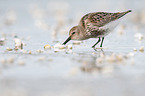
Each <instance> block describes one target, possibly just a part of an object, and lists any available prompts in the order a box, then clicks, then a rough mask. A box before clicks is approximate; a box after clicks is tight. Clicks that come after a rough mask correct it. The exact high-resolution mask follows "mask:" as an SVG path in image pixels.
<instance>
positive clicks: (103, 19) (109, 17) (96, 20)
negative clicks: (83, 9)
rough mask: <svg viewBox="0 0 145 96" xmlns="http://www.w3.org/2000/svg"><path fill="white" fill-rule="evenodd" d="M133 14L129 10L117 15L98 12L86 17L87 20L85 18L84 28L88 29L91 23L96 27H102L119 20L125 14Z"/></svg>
mask: <svg viewBox="0 0 145 96" xmlns="http://www.w3.org/2000/svg"><path fill="white" fill-rule="evenodd" d="M129 12H131V10H128V11H126V12H121V13H120V12H117V13H107V12H96V13H91V14H90V15H88V17H87V16H84V17H87V18H84V25H85V26H84V27H85V28H86V27H88V25H89V24H90V23H91V25H94V26H96V27H102V26H104V25H106V24H108V23H109V22H111V21H114V20H117V19H119V18H121V17H122V16H124V15H125V14H127V13H129Z"/></svg>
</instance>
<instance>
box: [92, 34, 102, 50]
mask: <svg viewBox="0 0 145 96" xmlns="http://www.w3.org/2000/svg"><path fill="white" fill-rule="evenodd" d="M100 41H101V40H100V37H99V39H98V41H97V43H95V44H94V45H93V46H92V48H95V46H96V45H97V44H98V43H99V42H100Z"/></svg>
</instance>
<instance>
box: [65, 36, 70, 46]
mask: <svg viewBox="0 0 145 96" xmlns="http://www.w3.org/2000/svg"><path fill="white" fill-rule="evenodd" d="M70 40H71V36H69V37H68V38H67V39H66V40H65V42H64V43H63V45H65V44H66V43H67V42H69V41H70Z"/></svg>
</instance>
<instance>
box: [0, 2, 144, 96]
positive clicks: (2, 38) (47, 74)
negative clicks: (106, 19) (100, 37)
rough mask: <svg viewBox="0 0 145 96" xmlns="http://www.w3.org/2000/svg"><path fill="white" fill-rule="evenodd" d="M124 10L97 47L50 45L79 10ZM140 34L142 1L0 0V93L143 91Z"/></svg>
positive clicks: (89, 95) (126, 94) (76, 95)
mask: <svg viewBox="0 0 145 96" xmlns="http://www.w3.org/2000/svg"><path fill="white" fill-rule="evenodd" d="M127 10H132V12H131V13H129V14H127V15H126V16H124V17H123V18H122V21H121V22H120V25H119V26H118V27H117V28H116V29H115V30H114V31H113V33H111V34H109V35H108V36H107V37H106V38H105V41H104V50H103V51H102V50H100V49H98V51H95V50H93V49H92V48H91V46H92V45H93V44H94V43H95V42H96V39H91V40H87V41H83V42H74V41H71V42H69V46H70V49H69V50H68V49H65V48H62V49H59V48H58V49H57V48H56V49H55V45H56V44H58V43H60V44H62V43H63V42H64V40H65V39H66V38H67V37H68V32H69V30H70V28H71V27H73V26H75V25H77V24H78V22H79V20H80V19H81V17H82V16H84V15H85V14H87V13H90V12H123V11H127ZM144 35H145V1H144V0H0V96H34V95H35V96H106V95H108V96H144V94H145V92H144V89H145V70H144V69H145V65H144V58H145V55H144V46H145V38H144ZM112 37H114V38H112ZM45 45H47V47H50V46H51V49H50V48H48V49H49V50H45V49H44V46H45ZM22 47H23V48H22ZM67 47H68V46H67Z"/></svg>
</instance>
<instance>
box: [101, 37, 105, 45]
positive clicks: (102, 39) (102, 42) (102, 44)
mask: <svg viewBox="0 0 145 96" xmlns="http://www.w3.org/2000/svg"><path fill="white" fill-rule="evenodd" d="M103 41H104V37H102V42H101V45H100V47H102V45H103Z"/></svg>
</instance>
